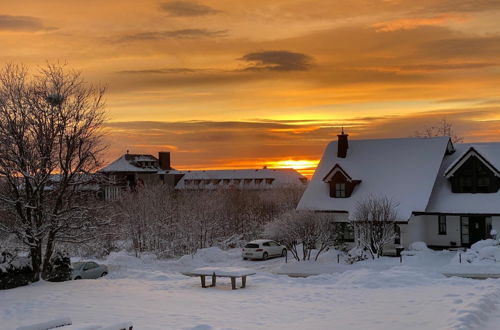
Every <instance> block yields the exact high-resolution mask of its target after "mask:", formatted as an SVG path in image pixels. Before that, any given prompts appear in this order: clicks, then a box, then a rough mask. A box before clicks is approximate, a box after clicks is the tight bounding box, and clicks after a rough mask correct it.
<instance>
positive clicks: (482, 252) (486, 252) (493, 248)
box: [452, 239, 500, 265]
mask: <svg viewBox="0 0 500 330" xmlns="http://www.w3.org/2000/svg"><path fill="white" fill-rule="evenodd" d="M461 261H462V263H464V262H466V263H469V264H477V265H480V264H484V263H494V262H500V244H499V242H498V241H496V240H493V239H486V240H483V241H479V242H477V243H474V244H472V246H471V247H470V249H468V250H467V251H465V252H464V253H462V256H461ZM452 262H454V263H457V262H458V263H460V257H459V258H458V259H457V258H456V257H455V258H454V259H453V260H452Z"/></svg>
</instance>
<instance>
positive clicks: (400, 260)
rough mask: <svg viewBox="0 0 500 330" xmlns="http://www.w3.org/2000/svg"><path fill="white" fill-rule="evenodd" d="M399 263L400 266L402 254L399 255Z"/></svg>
mask: <svg viewBox="0 0 500 330" xmlns="http://www.w3.org/2000/svg"><path fill="white" fill-rule="evenodd" d="M399 263H400V264H402V263H403V255H402V254H400V255H399Z"/></svg>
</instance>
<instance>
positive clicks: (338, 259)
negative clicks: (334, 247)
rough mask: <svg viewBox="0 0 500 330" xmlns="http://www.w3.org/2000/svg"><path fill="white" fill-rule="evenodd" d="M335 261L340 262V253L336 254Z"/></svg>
mask: <svg viewBox="0 0 500 330" xmlns="http://www.w3.org/2000/svg"><path fill="white" fill-rule="evenodd" d="M337 263H338V264H340V253H339V254H337Z"/></svg>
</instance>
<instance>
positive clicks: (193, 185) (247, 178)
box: [176, 168, 307, 189]
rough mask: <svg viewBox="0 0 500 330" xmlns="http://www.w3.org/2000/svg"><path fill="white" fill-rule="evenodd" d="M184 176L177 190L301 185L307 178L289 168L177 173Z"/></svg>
mask: <svg viewBox="0 0 500 330" xmlns="http://www.w3.org/2000/svg"><path fill="white" fill-rule="evenodd" d="M179 173H182V174H184V176H183V177H182V179H181V180H179V182H178V183H177V185H176V188H177V189H197V188H205V189H206V188H216V187H219V186H232V187H242V188H244V187H247V188H265V187H278V186H287V185H301V184H305V183H306V182H307V178H306V177H304V176H303V175H302V174H300V173H299V172H297V171H296V170H294V169H291V168H279V169H267V168H264V169H242V170H200V171H179Z"/></svg>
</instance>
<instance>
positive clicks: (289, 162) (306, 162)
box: [266, 159, 319, 178]
mask: <svg viewBox="0 0 500 330" xmlns="http://www.w3.org/2000/svg"><path fill="white" fill-rule="evenodd" d="M318 163H319V159H300V160H295V159H286V160H277V161H271V162H267V163H266V166H267V167H268V168H293V169H294V170H297V172H299V173H300V174H302V175H304V176H306V177H308V178H310V177H311V176H312V175H313V173H314V170H315V169H316V167H317V166H318Z"/></svg>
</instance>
